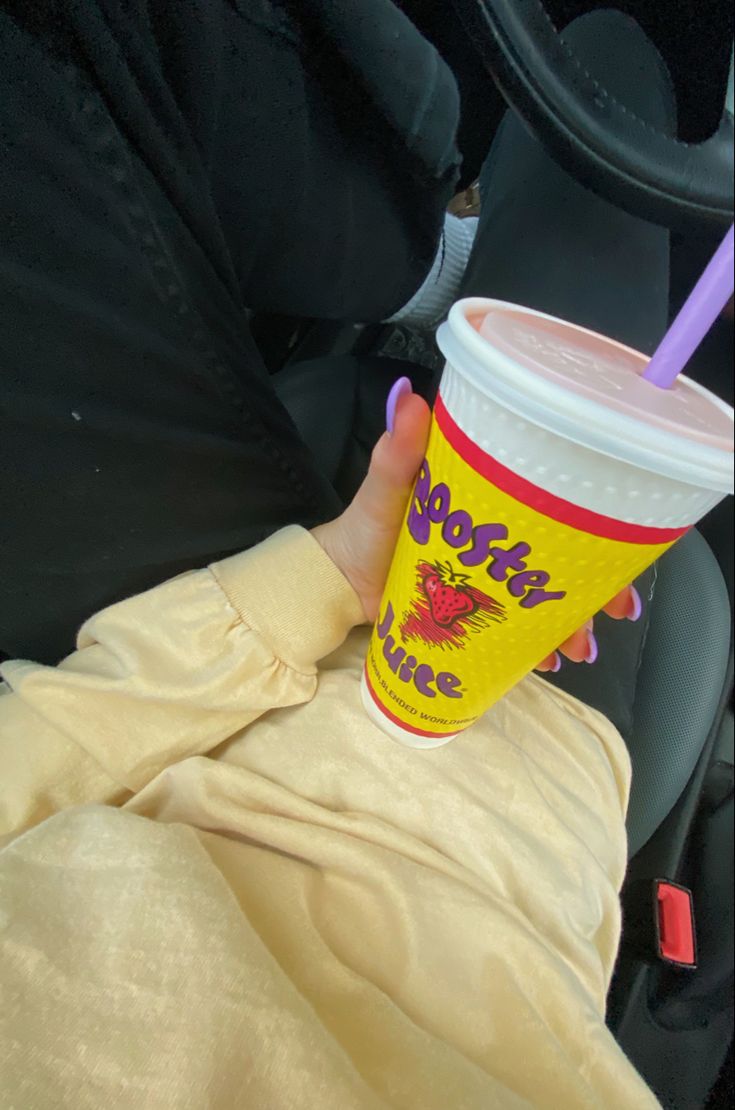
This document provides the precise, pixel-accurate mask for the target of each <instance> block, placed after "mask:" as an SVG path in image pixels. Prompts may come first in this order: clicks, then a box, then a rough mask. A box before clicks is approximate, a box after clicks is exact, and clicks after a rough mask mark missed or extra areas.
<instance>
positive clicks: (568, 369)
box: [362, 299, 732, 748]
mask: <svg viewBox="0 0 735 1110" xmlns="http://www.w3.org/2000/svg"><path fill="white" fill-rule="evenodd" d="M438 340H439V344H440V346H441V348H442V351H443V353H444V354H445V355H446V357H447V365H446V367H445V370H444V374H443V377H442V382H441V385H440V390H439V394H438V396H437V400H436V403H435V407H434V413H433V418H432V425H431V433H430V437H429V444H428V447H427V452H426V458H425V460H424V462H423V464H422V466H421V470H420V472H419V475H418V478H417V480H416V485H415V488H414V492H413V496H412V498H411V501H410V503H409V505H408V509H407V512H406V517H405V520H404V523H403V527H402V529H401V533H400V538H399V541H398V545H397V547H396V551H395V555H394V559H393V563H392V566H391V570H390V574H389V577H388V581H387V585H386V589H385V593H384V596H383V601H382V604H381V608H380V612H379V616H378V620H377V622H376V625H375V628H374V630H373V634H372V637H371V641H370V646H369V650H368V655H367V660H366V664H365V670H364V674H363V679H362V697H363V703H364V706H365V709H366V711H367V712H368V714H369V715H370V717H371V718H372V719H373V720H374V721H375V722H376V723H377V724H378V725H379V726H380V727H381V728H382V729H383V730H384V731H385V732H387V733H388V734H389V735H391V736H392V737H394V738H395V739H397V740H400V741H401V742H403V743H406V744H409V745H411V746H413V747H420V748H433V747H438V746H440V745H442V744H445V743H447V742H448V741H449V740H451V739H453V738H454V737H455V736H456V735H457V734H458V733H459V732H461V731H463V730H464V729H465V728H467V727H469V726H470V725H472V724H473V723H474V722H475V721H476V720H477V719H478V717H479V716H480V715H481V714H482V713H483V712H484V711H485V710H486V709H488V708H489V707H490V706H491V705H492V704H493V703H494V702H496V701H497V700H498V699H499V698H501V697H502V696H503V694H505V693H506V692H507V691H508V690H509V689H510V688H511V687H512V686H513V685H514V684H515V683H516V682H518V681H519V680H520V679H521V678H523V677H524V675H526V674H527V673H528V672H529V671H531V670H532V669H533V668H534V667H535V666H536V665H537V664H538V663H539V662H540V661H541V660H542V659H543V658H545V657H546V656H547V655H548V654H549V653H550V652H551V651H553V650H554V649H555V648H557V647H558V646H559V644H561V643H562V642H563V641H564V640H565V639H566V638H567V637H568V636H569V635H571V633H572V632H574V631H575V629H577V628H578V627H580V626H581V625H582V624H583V623H584V622H585V621H586V620H587V619H588V618H589V617H590V616H592V615H593V614H594V613H596V612H597V611H598V610H599V609H600V608H601V607H602V606H603V605H604V604H605V603H606V602H607V601H608V600H609V599H610V598H611V597H612V596H614V594H615V593H616V592H617V591H618V590H620V589H622V587H623V586H625V585H626V584H627V583H628V582H631V581H632V580H633V579H634V578H636V577H637V576H638V575H639V574H640V573H641V572H642V571H643V570H644V569H645V568H646V567H647V566H648V565H649V564H650V563H652V562H653V561H654V560H655V559H657V558H658V557H659V556H660V555H661V554H662V553H663V552H664V551H666V549H667V548H668V547H670V546H671V544H672V543H674V542H675V541H676V539H678V538H679V537H680V536H681V535H683V534H684V533H685V532H686V531H687V530H688V528H689V527H690V526H691V525H692V524H693V523H694V522H695V521H696V520H698V519H699V518H700V517H701V516H702V515H704V513H705V512H707V511H708V509H710V508H711V507H712V506H713V505H715V504H716V503H717V502H718V501H719V500H720V499H721V498H722V496H723V495H724V494H725V493H726V492H728V488H730V487H731V482H732V410H731V409H729V407H728V406H727V405H725V404H724V403H723V402H721V401H719V400H718V399H717V398H714V397H713V396H712V395H711V394H709V393H707V391H705V390H703V389H701V387H699V386H696V385H694V383H691V382H688V381H687V379H684V380H683V381H682V383H680V385H679V386H678V387H677V390H678V392H679V394H680V395H681V396H680V397H679V398H678V399H677V398H676V397H675V395H674V393H673V392H672V391H662V390H656V393H663V392H666V393H670V394H671V396H670V397H669V398H667V399H664V400H663V401H661V402H659V401H658V398H656V397H652V398H651V406H652V407H653V409H655V411H654V412H653V414H652V413H651V411H650V410H646V411H644V410H641V403H642V402H641V399H640V397H639V396H638V393H637V392H636V391H637V390H639V388H640V385H641V384H643V385H644V387H645V388H647V389H654V388H655V387H650V386H648V383H641V379H640V373H641V371H642V369H643V368H644V367H645V365H646V359H645V357H644V356H643V355H640V354H638V353H637V352H634V351H631V350H630V349H628V348H625V347H622V346H621V345H620V344H617V343H615V342H614V341H612V340H609V339H606V338H604V337H603V336H598V335H594V333H590V332H588V331H585V330H584V329H580V328H576V327H574V326H573V325H570V324H566V323H564V322H562V321H558V320H553V319H552V318H550V317H547V316H544V315H542V314H540V313H534V312H531V311H530V310H527V309H521V308H519V307H517V306H511V305H504V304H502V303H500V302H492V301H485V300H480V299H472V300H468V301H460V302H459V303H458V304H457V305H455V306H454V308H453V309H452V312H451V313H450V317H449V320H448V322H447V323H446V324H444V325H443V326H442V328H441V329H440V331H439V336H438ZM589 374H592V375H596V378H597V380H596V384H595V386H594V388H592V389H590V384H589V380H588V375H589ZM603 378H604V379H605V381H602V379H603ZM633 378H634V379H635V381H634V382H633V385H632V387H631V388H632V392H633V396H632V397H631V398H629V399H628V400H627V401H625V400H624V399H623V402H622V403H621V394H625V393H626V391H627V390H628V385H627V382H628V379H633ZM621 383H622V385H621ZM682 397H683V398H684V400H685V401H687V400H688V399H689V398H691V397H693V400H692V401H691V403H688V404H687V405H683V404H682V401H681V398H682ZM643 398H644V400H645V399H646V398H647V395H646V394H645V392H644V394H643ZM654 401H655V402H656V405H654V403H653V402H654ZM657 405H658V407H656V406H657ZM672 405H673V408H672V407H671V406H672ZM661 406H663V408H661ZM667 406H668V407H667ZM669 410H670V411H669ZM682 411H683V412H684V413H685V415H684V419H683V421H682V419H681V413H682ZM672 414H673V417H672ZM677 421H678V423H677ZM690 425H692V426H694V430H692V427H690Z"/></svg>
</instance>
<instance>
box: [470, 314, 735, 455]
mask: <svg viewBox="0 0 735 1110" xmlns="http://www.w3.org/2000/svg"><path fill="white" fill-rule="evenodd" d="M468 322H469V323H470V324H472V326H473V327H474V328H475V329H476V330H477V331H478V332H479V333H480V335H481V336H482V337H483V338H484V339H486V340H487V341H488V343H489V344H490V345H491V346H492V347H494V348H495V349H496V350H497V351H498V352H499V353H501V354H502V355H505V356H506V357H507V358H509V359H511V360H513V361H514V362H516V363H520V365H521V366H525V367H527V368H528V369H529V370H531V371H532V372H533V373H535V374H538V375H540V376H541V377H542V378H545V379H546V380H547V381H549V382H551V383H553V384H555V385H557V386H561V387H563V388H564V389H565V390H567V391H571V392H572V393H576V394H578V395H579V396H580V397H584V398H585V399H587V400H589V401H593V402H596V403H598V404H599V405H602V406H603V407H604V408H606V409H612V410H615V411H617V412H620V413H621V414H624V415H625V416H628V417H633V418H634V419H636V420H638V421H640V422H642V423H644V424H649V425H651V426H653V427H657V428H661V429H662V430H664V431H667V432H673V433H675V434H677V435H681V436H684V437H686V438H688V439H690V440H696V441H698V442H700V443H702V444H706V445H707V446H709V447H714V448H716V449H718V450H720V451H729V452H732V450H733V419H732V410H731V409H729V408H728V406H726V405H724V404H721V403H717V402H716V400H715V399H714V398H713V397H712V395H711V394H709V393H708V392H707V391H706V390H701V388H700V387H698V386H697V385H696V384H695V383H694V382H691V381H690V380H689V379H687V378H685V377H683V376H681V375H680V376H679V378H678V379H677V381H676V382H675V384H674V385H673V386H672V387H671V388H670V389H659V388H658V387H657V386H655V385H652V384H651V383H650V382H647V381H646V380H645V379H643V378H642V377H641V375H642V374H643V371H644V370H645V369H646V366H647V365H648V361H649V360H648V358H646V356H645V355H642V354H640V353H639V352H638V351H634V350H632V349H631V348H630V347H625V346H624V345H623V344H622V343H615V342H612V341H611V340H607V339H606V340H605V341H604V343H601V342H600V337H599V336H597V335H595V333H594V332H591V331H587V330H586V329H585V328H580V327H576V326H575V325H574V324H567V323H564V322H562V321H560V320H554V319H549V318H546V317H544V316H537V315H535V314H532V313H530V312H528V311H527V310H524V309H522V308H520V307H518V308H516V307H514V306H511V305H508V306H505V305H503V306H501V305H499V304H498V303H497V302H496V304H495V305H494V306H493V307H492V308H490V309H489V310H488V311H487V312H486V313H484V314H475V313H472V314H471V315H468Z"/></svg>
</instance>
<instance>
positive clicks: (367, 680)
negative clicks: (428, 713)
mask: <svg viewBox="0 0 735 1110" xmlns="http://www.w3.org/2000/svg"><path fill="white" fill-rule="evenodd" d="M363 673H364V675H365V685H366V686H367V688H368V691H369V693H370V697H371V698H372V699H373V701H374V702H375V704H376V705H377V707H378V709H379V710H380V712H381V713H382V714H383V715H384V716H386V717H387V718H388V720H389V721H392V722H393V724H394V725H398V727H399V728H404V729H405V730H406V732H412V733H413V734H414V736H427V737H429V738H430V739H432V740H438V739H439V738H440V737H442V736H456V735H457V733H458V732H461V731H462V730H461V729H458V728H453V729H452V731H451V732H427V731H425V730H424V729H423V728H414V726H413V725H407V724H406V722H405V721H402V720H401V718H400V717H396V715H395V713H391V711H390V709H387V708H386V706H384V705H383V703H382V701H381V700H380V698H379V697H378V695H377V694H376V693H375V691H374V690H373V685H372V683H371V681H370V676H369V675H368V672H367V667H365V669H364V672H363ZM465 727H466V726H465Z"/></svg>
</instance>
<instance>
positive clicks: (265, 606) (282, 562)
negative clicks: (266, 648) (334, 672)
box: [210, 527, 365, 671]
mask: <svg viewBox="0 0 735 1110" xmlns="http://www.w3.org/2000/svg"><path fill="white" fill-rule="evenodd" d="M210 569H211V571H212V573H213V574H214V576H215V578H216V579H217V581H218V582H219V584H220V586H221V588H222V590H223V591H224V592H225V594H226V595H227V597H228V599H229V601H230V603H231V604H232V605H233V607H234V608H235V609H236V610H237V612H238V613H239V614H240V616H241V617H242V619H243V621H245V623H246V624H247V625H248V627H249V628H252V629H253V630H254V631H257V632H259V633H260V634H261V635H262V636H263V638H264V639H265V640H266V641H267V642H268V643H269V644H270V646H271V647H272V649H273V653H274V654H275V655H276V657H277V658H278V659H280V660H281V661H282V662H284V663H286V664H288V665H289V666H291V667H294V668H295V669H296V670H300V671H303V670H313V668H314V667H315V665H316V663H317V662H318V661H319V660H320V659H323V658H324V656H325V655H329V654H330V652H332V651H334V650H335V649H336V648H338V647H339V645H340V644H341V643H342V641H343V640H344V639H345V637H346V636H347V633H348V632H349V631H350V629H351V628H353V627H354V626H355V625H356V624H361V623H363V622H364V620H365V617H364V614H363V611H362V606H361V604H360V600H359V598H358V596H357V594H356V593H355V591H354V590H353V589H352V586H350V584H349V582H348V581H347V579H346V578H345V577H344V575H343V574H342V573H341V571H339V570H338V569H337V567H336V566H335V565H334V563H333V562H332V560H331V559H330V558H329V556H328V555H327V554H326V552H325V551H324V550H323V548H322V547H321V546H320V545H319V544H318V543H317V541H316V540H315V539H314V537H313V536H312V535H311V534H310V533H309V532H306V531H305V530H304V529H303V528H298V527H290V528H284V529H283V530H282V531H281V532H277V533H276V534H275V535H273V536H271V537H270V538H269V539H267V540H265V541H264V542H263V543H260V544H258V546H257V547H254V548H252V549H251V550H250V551H244V552H242V553H241V554H239V555H232V556H231V557H230V558H229V559H223V560H222V561H221V562H219V563H214V564H213V565H212V567H211V568H210Z"/></svg>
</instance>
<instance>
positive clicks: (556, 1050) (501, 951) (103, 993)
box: [0, 529, 655, 1110]
mask: <svg viewBox="0 0 735 1110" xmlns="http://www.w3.org/2000/svg"><path fill="white" fill-rule="evenodd" d="M359 617H360V610H359V605H358V602H357V599H356V597H355V596H354V594H353V593H352V592H351V590H350V589H349V587H348V586H347V584H346V583H345V582H344V580H343V579H342V578H341V576H340V575H339V573H338V572H337V570H336V568H334V567H333V566H332V564H331V563H330V562H329V560H328V559H327V558H326V556H325V555H324V554H323V552H322V551H321V549H320V548H319V547H318V546H317V544H316V543H315V541H314V540H313V539H312V537H310V536H309V535H308V534H306V533H304V532H301V531H300V530H298V529H288V530H286V532H284V533H281V534H280V535H279V536H276V537H274V538H273V539H272V540H270V541H268V542H267V543H266V544H263V545H261V546H260V547H259V548H257V549H256V550H254V551H252V552H249V553H247V554H244V555H241V556H238V557H236V558H233V559H230V560H228V561H226V562H224V563H222V564H219V565H218V566H216V567H214V568H213V569H212V570H211V571H207V570H205V571H200V572H196V573H192V574H189V575H185V576H182V577H180V578H178V579H176V580H175V581H173V582H170V583H167V584H165V585H163V586H161V587H159V588H158V589H156V590H153V591H151V592H149V593H147V594H145V595H143V596H141V597H138V598H133V599H132V600H130V601H127V602H124V603H122V604H120V605H116V606H114V607H112V608H111V609H108V610H107V611H106V612H104V613H101V614H100V615H98V616H97V617H95V618H94V619H93V620H91V621H89V622H88V624H87V625H86V626H85V628H84V629H83V630H82V633H81V636H80V641H79V651H78V652H77V653H76V654H75V655H73V656H72V657H71V658H69V659H68V660H66V661H65V662H64V663H63V664H62V665H61V666H60V667H59V668H56V669H49V668H44V667H39V666H35V665H32V664H29V663H22V662H21V663H12V664H7V665H6V666H5V667H4V673H5V677H6V680H7V682H8V684H9V687H10V688H11V689H12V691H13V692H10V689H9V690H7V691H5V693H4V694H3V696H2V697H0V767H2V785H1V786H0V837H2V839H0V844H3V845H4V847H3V848H2V851H0V990H1V991H2V998H1V1000H0V1003H1V1004H0V1092H1V1093H0V1103H1V1104H2V1106H3V1107H14V1108H17V1110H46V1108H49V1110H51V1108H54V1110H58V1108H59V1107H69V1108H73V1110H86V1108H89V1110H98V1108H100V1107H112V1108H114V1110H117V1108H121V1110H125V1108H128V1107H129V1108H131V1110H168V1108H171V1110H189V1108H191V1110H203V1108H216V1110H219V1108H222V1110H230V1108H232V1110H241V1108H249V1107H253V1108H257V1110H271V1108H273V1110H275V1108H278V1110H281V1108H283V1110H286V1108H288V1110H300V1108H304V1110H306V1108H308V1110H321V1108H334V1110H349V1108H352V1107H357V1108H360V1110H362V1108H366V1110H373V1108H378V1107H400V1108H402V1110H413V1108H416V1110H419V1108H420V1110H490V1108H492V1107H509V1108H515V1107H521V1106H534V1107H548V1108H550V1110H572V1108H574V1107H613V1108H622V1107H625V1108H626V1110H630V1108H635V1107H646V1106H651V1105H655V1103H654V1100H653V1098H652V1096H651V1095H650V1094H649V1092H648V1091H647V1089H646V1088H645V1086H644V1085H643V1083H642V1082H641V1081H640V1079H639V1078H638V1077H637V1075H636V1074H635V1072H634V1071H633V1069H632V1068H631V1066H630V1065H629V1063H628V1062H627V1061H626V1060H625V1058H624V1057H623V1056H622V1054H621V1053H620V1051H619V1050H618V1048H617V1047H616V1045H615V1042H614V1041H613V1039H612V1037H611V1036H610V1035H609V1034H608V1032H607V1031H606V1028H605V1025H604V1021H603V1012H604V1005H605V993H606V989H607V986H608V982H609V979H610V975H611V970H612V966H613V961H614V957H615V951H616V946H617V943H618V935H619V928H620V921H619V909H618V898H617V891H618V888H619V886H620V883H621V880H622V875H623V869H624V865H625V837H624V826H623V811H624V807H625V804H626V795H627V789H628V777H629V769H628V761H627V756H626V752H625V749H624V747H623V744H622V742H621V740H620V738H619V736H618V735H617V734H616V733H615V731H614V730H613V728H612V727H611V726H610V725H609V724H608V723H607V722H606V721H605V720H603V719H602V718H601V717H600V716H598V715H597V714H595V713H594V712H592V711H590V710H589V709H586V708H585V707H583V706H582V705H581V704H579V703H578V702H576V701H574V700H573V699H571V698H569V697H566V696H565V695H563V694H560V693H558V692H556V691H554V690H553V689H552V688H551V687H550V686H549V685H548V684H546V683H544V682H543V681H542V680H541V679H539V678H535V677H532V678H529V679H528V680H526V681H525V682H523V683H521V685H520V686H518V687H517V688H516V689H515V690H514V691H513V692H512V693H511V694H510V695H508V696H507V697H506V698H505V699H504V700H503V701H502V702H501V703H500V704H499V705H497V706H496V707H495V708H494V709H493V710H492V711H491V712H490V713H488V714H487V716H486V718H485V719H484V720H483V722H482V723H481V724H479V725H477V726H476V727H475V728H473V729H471V730H469V731H468V732H467V733H466V734H465V735H463V736H462V737H461V738H460V739H459V740H457V741H455V742H454V743H453V744H450V745H448V746H447V747H445V748H441V749H438V750H436V751H433V752H416V751H413V750H410V749H407V748H403V747H401V746H400V745H398V744H396V743H394V742H393V741H392V740H390V739H388V738H387V737H385V736H384V735H383V734H382V733H381V732H379V731H378V730H377V729H376V728H375V727H374V726H373V725H372V724H371V723H370V722H369V721H368V720H366V718H365V715H364V713H363V711H362V709H361V706H360V700H359V686H358V683H359V675H360V667H361V660H362V658H363V655H364V650H365V641H366V631H365V630H364V629H362V628H360V629H355V630H354V631H352V632H350V631H349V630H350V628H351V627H352V626H353V625H354V624H355V623H356V622H357V621H358V620H359ZM345 636H346V637H347V639H346V640H345ZM343 640H344V643H343V642H342V641H343ZM330 652H331V653H332V654H329V653H330ZM324 656H326V658H323V662H322V664H321V667H320V673H319V678H318V680H317V677H316V666H315V664H316V662H317V660H318V659H319V658H320V657H324ZM69 807H73V808H69Z"/></svg>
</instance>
